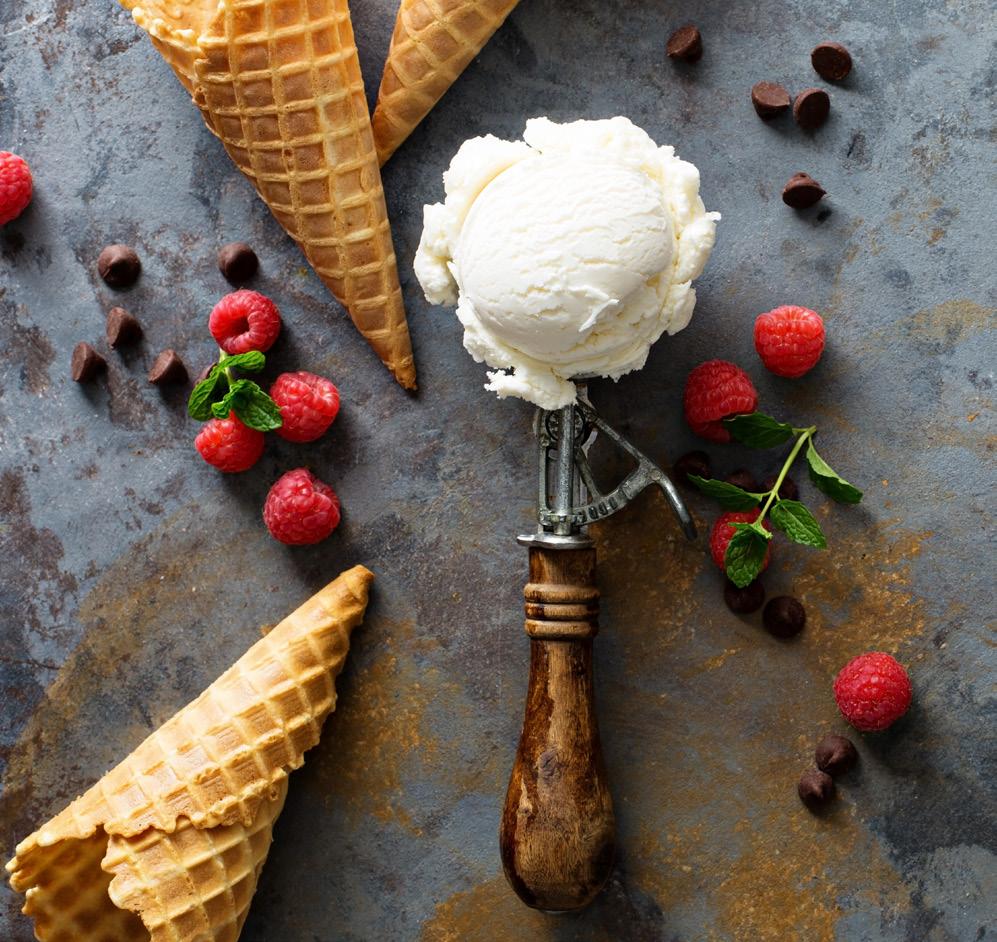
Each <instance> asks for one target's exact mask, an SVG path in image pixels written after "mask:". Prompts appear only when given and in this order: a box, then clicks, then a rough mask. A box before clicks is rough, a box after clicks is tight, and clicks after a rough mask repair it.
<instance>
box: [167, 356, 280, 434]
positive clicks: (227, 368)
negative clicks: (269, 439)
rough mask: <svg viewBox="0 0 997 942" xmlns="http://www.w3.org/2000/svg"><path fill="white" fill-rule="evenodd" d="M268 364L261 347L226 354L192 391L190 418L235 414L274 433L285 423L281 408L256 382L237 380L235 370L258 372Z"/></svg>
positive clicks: (188, 410)
mask: <svg viewBox="0 0 997 942" xmlns="http://www.w3.org/2000/svg"><path fill="white" fill-rule="evenodd" d="M264 366H266V357H265V356H264V355H263V354H262V353H260V351H259V350H250V351H248V352H246V353H237V354H235V355H233V356H223V357H222V358H221V359H220V360H219V361H218V362H217V363H216V364H215V365H214V366H213V367H212V368H211V372H209V373H208V375H207V376H206V377H205V378H204V379H203V380H201V382H199V383H198V384H197V385H196V386H195V387H194V389H193V390H192V391H191V394H190V399H188V401H187V412H188V414H189V415H190V416H191V418H194V419H197V420H198V421H201V422H206V421H207V420H208V419H210V418H211V417H212V416H214V417H215V418H219V419H224V418H227V417H228V415H229V414H230V413H235V415H236V417H237V418H238V419H239V421H240V422H242V423H243V425H246V426H248V427H249V428H252V429H256V430H257V431H260V432H271V431H273V430H274V429H278V428H280V427H281V425H282V424H283V420H282V419H281V416H280V408H279V406H278V405H277V403H276V402H274V401H273V399H271V398H270V396H268V395H267V394H266V393H265V392H264V391H263V390H262V389H261V388H260V386H259V385H258V384H257V383H254V382H253V381H252V380H249V379H236V378H235V375H234V373H233V371H234V370H236V369H239V370H244V371H246V372H248V373H257V372H259V371H260V370H262V369H263V367H264Z"/></svg>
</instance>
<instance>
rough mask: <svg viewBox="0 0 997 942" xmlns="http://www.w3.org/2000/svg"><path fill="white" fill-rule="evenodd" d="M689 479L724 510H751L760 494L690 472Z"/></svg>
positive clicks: (755, 505)
mask: <svg viewBox="0 0 997 942" xmlns="http://www.w3.org/2000/svg"><path fill="white" fill-rule="evenodd" d="M689 480H690V481H692V483H693V484H695V485H696V487H698V488H699V489H700V490H701V491H702V492H703V493H704V494H706V495H707V496H708V497H712V498H714V500H716V502H717V503H718V504H719V505H720V506H721V507H723V508H724V510H751V509H752V508H754V507H757V506H758V502H759V501H760V500H761V498H762V495H761V494H752V493H751V492H750V491H745V490H742V489H741V488H740V487H737V486H736V485H734V484H728V483H727V482H726V481H711V480H709V479H707V478H701V477H700V476H699V475H698V474H690V475H689Z"/></svg>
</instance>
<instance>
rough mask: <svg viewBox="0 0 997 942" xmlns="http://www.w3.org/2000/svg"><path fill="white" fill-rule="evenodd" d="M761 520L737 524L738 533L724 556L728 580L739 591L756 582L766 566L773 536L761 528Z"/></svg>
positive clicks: (733, 537) (731, 540) (728, 545)
mask: <svg viewBox="0 0 997 942" xmlns="http://www.w3.org/2000/svg"><path fill="white" fill-rule="evenodd" d="M760 519H761V518H759V520H758V521H755V522H754V523H735V524H734V525H733V526H734V529H735V530H736V531H737V532H736V533H735V534H734V535H733V536H732V537H731V538H730V542H729V543H728V544H727V552H726V554H725V555H724V568H725V569H726V571H727V578H728V579H730V581H731V582H733V583H734V585H736V586H737V587H738V588H739V589H743V588H744V587H745V586H746V585H750V584H751V583H752V582H754V581H755V578H756V577H757V576H758V573H760V572H761V571H762V566H764V565H765V554H766V553H767V552H768V548H769V540H771V539H772V534H771V533H769V532H768V530H766V529H765V527H763V526H761V524H760V522H759V521H760Z"/></svg>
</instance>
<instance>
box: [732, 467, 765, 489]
mask: <svg viewBox="0 0 997 942" xmlns="http://www.w3.org/2000/svg"><path fill="white" fill-rule="evenodd" d="M724 480H725V481H726V482H727V483H728V484H733V485H734V487H739V488H741V490H742V491H752V492H757V490H758V482H757V481H755V476H754V475H753V474H752V473H751V472H750V471H748V470H747V469H746V468H738V469H737V470H736V471H731V473H730V474H728V475H727V477H725V478H724Z"/></svg>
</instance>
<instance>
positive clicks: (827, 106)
mask: <svg viewBox="0 0 997 942" xmlns="http://www.w3.org/2000/svg"><path fill="white" fill-rule="evenodd" d="M830 112H831V99H830V97H829V96H828V94H827V92H825V91H824V89H823V88H805V89H804V90H803V91H802V92H800V94H799V95H797V96H796V100H795V101H794V102H793V117H794V118H795V119H796V123H797V124H798V125H799V126H800V127H801V128H803V129H804V130H805V131H815V130H817V128H819V127H820V126H821V125H822V124H823V123H824V122H825V121H826V120H827V116H828V115H829V114H830Z"/></svg>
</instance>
